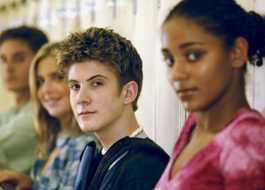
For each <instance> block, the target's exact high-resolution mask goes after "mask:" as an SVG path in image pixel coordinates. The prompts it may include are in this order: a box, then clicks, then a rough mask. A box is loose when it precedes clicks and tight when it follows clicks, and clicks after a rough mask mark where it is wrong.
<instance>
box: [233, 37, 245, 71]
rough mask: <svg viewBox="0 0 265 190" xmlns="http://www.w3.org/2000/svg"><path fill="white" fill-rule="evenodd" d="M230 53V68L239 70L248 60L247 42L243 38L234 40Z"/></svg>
mask: <svg viewBox="0 0 265 190" xmlns="http://www.w3.org/2000/svg"><path fill="white" fill-rule="evenodd" d="M231 51H232V52H231V53H232V67H233V68H241V67H243V66H244V65H245V64H246V63H247V60H248V42H247V40H246V39H245V38H243V37H238V38H237V39H236V40H235V43H234V47H233V49H232V50H231Z"/></svg>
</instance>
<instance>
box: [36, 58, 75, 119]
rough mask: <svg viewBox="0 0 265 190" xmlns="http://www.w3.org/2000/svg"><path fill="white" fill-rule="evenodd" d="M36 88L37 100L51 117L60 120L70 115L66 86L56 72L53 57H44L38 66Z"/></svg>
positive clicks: (62, 78) (56, 68) (60, 75)
mask: <svg viewBox="0 0 265 190" xmlns="http://www.w3.org/2000/svg"><path fill="white" fill-rule="evenodd" d="M37 88H38V92H37V95H38V98H39V100H40V102H41V104H42V106H43V107H44V108H45V109H46V110H47V111H48V113H49V114H50V115H51V116H53V117H55V118H57V119H59V120H60V119H65V118H67V117H69V115H71V114H72V112H71V107H70V101H69V89H68V85H67V83H66V82H65V80H64V77H63V76H62V74H60V73H59V72H58V66H57V65H56V59H55V58H54V57H51V56H49V57H46V58H44V59H43V60H41V61H40V63H39V64H38V67H37Z"/></svg>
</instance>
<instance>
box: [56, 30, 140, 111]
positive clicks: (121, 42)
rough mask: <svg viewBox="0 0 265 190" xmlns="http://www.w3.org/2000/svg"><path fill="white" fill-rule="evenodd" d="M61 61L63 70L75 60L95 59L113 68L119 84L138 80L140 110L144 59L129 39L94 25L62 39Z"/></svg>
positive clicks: (135, 105)
mask: <svg viewBox="0 0 265 190" xmlns="http://www.w3.org/2000/svg"><path fill="white" fill-rule="evenodd" d="M58 60H59V65H60V67H61V68H62V69H63V70H64V72H68V69H69V68H70V66H71V65H73V64H75V63H80V62H84V61H88V60H94V61H98V62H100V63H102V64H106V65H108V66H110V67H111V68H112V69H113V70H114V73H115V75H116V76H117V79H118V81H119V85H120V87H122V86H123V85H124V84H126V83H128V82H129V81H135V82H136V83H137V85H138V89H139V90H138V95H137V97H136V99H135V101H134V102H133V110H134V111H135V110H137V100H138V97H139V95H140V92H141V88H142V80H143V73H142V59H141V57H140V56H139V54H138V52H137V50H136V49H135V47H134V46H133V45H132V43H131V42H130V41H129V40H127V39H126V38H124V37H122V36H120V35H119V34H118V33H115V32H114V31H113V30H111V29H106V28H97V27H91V28H89V29H88V30H86V31H85V32H79V33H73V34H71V35H70V36H69V37H68V38H66V39H65V40H64V41H62V42H61V48H60V51H59V54H58Z"/></svg>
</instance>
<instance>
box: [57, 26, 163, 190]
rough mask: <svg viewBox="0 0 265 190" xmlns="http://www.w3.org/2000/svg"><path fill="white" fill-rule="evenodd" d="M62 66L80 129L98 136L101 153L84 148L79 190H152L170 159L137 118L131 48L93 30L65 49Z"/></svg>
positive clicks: (137, 84)
mask: <svg viewBox="0 0 265 190" xmlns="http://www.w3.org/2000/svg"><path fill="white" fill-rule="evenodd" d="M59 60H60V61H59V64H60V66H61V67H62V69H63V71H64V72H65V73H66V74H67V78H68V83H69V87H70V102H71V106H72V109H73V112H74V114H75V117H76V119H77V121H78V123H79V125H80V127H81V129H82V130H83V131H85V132H95V134H96V136H97V138H98V140H99V142H100V144H101V145H102V147H103V148H102V150H100V153H97V152H95V153H93V148H92V149H91V147H93V145H88V146H87V147H86V149H85V151H84V154H83V157H82V161H81V165H80V168H79V175H80V173H81V175H82V178H78V179H77V180H80V179H81V182H80V181H78V183H77V187H76V189H87V190H88V189H91V190H130V189H133V190H149V189H150V190H151V189H153V187H154V186H155V184H156V182H157V180H158V179H159V177H160V175H161V173H162V172H163V170H164V168H165V166H166V164H167V162H168V155H167V154H166V153H165V152H164V151H163V150H162V149H161V148H160V147H159V146H158V145H156V144H155V143H154V142H153V141H152V140H150V139H149V138H148V137H147V136H146V134H145V133H144V131H143V129H142V128H141V127H139V124H138V122H137V120H136V117H135V113H134V112H135V111H136V110H137V99H138V97H139V95H140V91H141V87H142V78H143V73H142V60H141V58H140V56H139V54H138V53H137V51H136V49H135V48H134V47H133V45H132V44H131V42H130V41H129V40H127V39H125V38H124V37H122V36H120V35H119V34H117V33H115V32H113V31H112V30H108V29H103V28H90V29H88V30H87V31H85V32H83V33H75V34H72V35H70V36H69V37H68V38H67V39H65V40H64V41H63V42H62V43H61V50H60V51H59ZM90 150H92V151H90ZM87 152H89V153H88V154H87ZM88 157H90V158H89V159H88ZM85 174H86V177H83V176H84V175H85ZM82 179H83V180H84V181H82ZM81 186H82V187H81Z"/></svg>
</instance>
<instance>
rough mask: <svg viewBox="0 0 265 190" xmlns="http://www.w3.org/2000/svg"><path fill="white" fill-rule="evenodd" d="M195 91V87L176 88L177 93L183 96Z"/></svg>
mask: <svg viewBox="0 0 265 190" xmlns="http://www.w3.org/2000/svg"><path fill="white" fill-rule="evenodd" d="M196 91H197V89H196V88H183V89H179V90H177V94H178V95H179V96H180V97H182V98H183V97H188V96H191V95H193V94H194V93H195V92H196Z"/></svg>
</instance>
